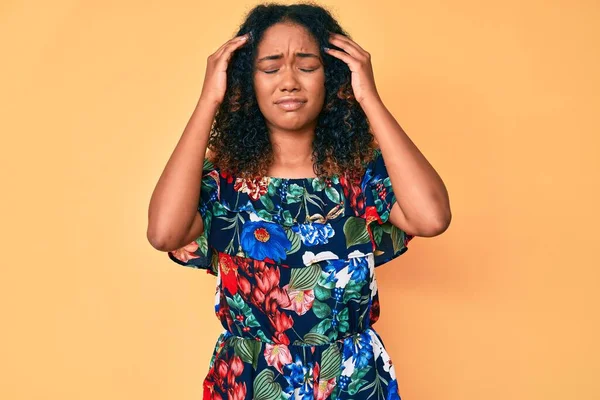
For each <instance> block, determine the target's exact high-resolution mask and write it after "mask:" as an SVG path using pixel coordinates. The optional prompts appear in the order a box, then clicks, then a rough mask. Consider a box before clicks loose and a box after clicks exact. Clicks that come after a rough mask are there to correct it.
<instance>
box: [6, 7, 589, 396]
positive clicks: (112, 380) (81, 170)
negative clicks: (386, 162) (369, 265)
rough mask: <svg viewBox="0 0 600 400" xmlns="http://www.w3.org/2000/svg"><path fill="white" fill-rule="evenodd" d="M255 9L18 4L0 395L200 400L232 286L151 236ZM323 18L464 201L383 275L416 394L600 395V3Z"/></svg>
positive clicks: (390, 324) (361, 11)
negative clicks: (177, 162) (184, 136)
mask: <svg viewBox="0 0 600 400" xmlns="http://www.w3.org/2000/svg"><path fill="white" fill-rule="evenodd" d="M255 4H256V3H255V2H251V1H232V0H229V1H217V2H202V1H198V0H195V1H184V0H171V1H169V2H167V1H165V0H163V1H148V0H144V1H141V0H128V1H126V0H119V1H116V0H105V1H102V2H99V1H67V0H56V1H52V2H50V1H44V2H42V1H37V2H34V1H16V0H13V1H7V0H4V1H3V2H2V4H1V5H0V43H1V49H2V63H1V65H2V67H1V70H2V74H0V85H1V87H2V90H1V93H2V100H1V101H2V103H1V104H0V106H1V109H2V118H0V124H1V126H0V129H1V131H2V143H3V145H2V146H1V148H2V162H3V164H4V165H3V168H2V169H1V174H2V182H3V196H2V203H3V204H2V208H1V209H2V213H3V217H2V222H3V224H2V225H3V229H2V244H3V247H4V256H3V258H4V262H3V265H2V272H3V278H2V280H1V282H2V287H1V291H0V293H1V294H0V296H1V298H0V301H1V304H2V329H1V333H0V335H1V343H2V344H1V359H2V366H1V367H0V368H1V369H2V370H0V398H2V399H61V400H71V399H86V400H93V399H103V400H104V399H112V400H117V399H118V400H121V399H144V400H154V399H156V400H158V399H181V400H184V399H200V398H201V397H202V380H203V378H204V376H205V373H206V372H207V368H208V362H209V359H210V355H211V352H212V350H213V346H214V343H215V341H216V339H217V336H218V333H219V332H221V329H222V328H221V326H220V324H219V322H218V320H217V319H216V317H215V315H214V308H213V300H214V284H215V278H214V277H211V276H209V275H206V273H205V272H204V271H199V270H194V269H189V268H185V267H181V266H178V265H177V264H175V263H173V262H172V261H170V260H169V259H168V257H167V255H166V253H162V252H159V251H157V250H154V249H153V248H152V247H151V246H150V244H149V243H148V241H147V239H146V227H147V211H148V202H149V199H150V195H151V193H152V190H153V189H154V185H155V184H156V181H157V179H158V177H159V175H160V173H161V171H162V169H163V167H164V165H165V163H166V161H167V159H168V157H169V156H170V154H171V152H172V150H173V148H174V146H175V144H176V143H177V140H178V138H179V136H180V135H181V132H183V128H184V127H185V124H186V123H187V121H188V118H189V117H190V115H191V112H192V111H193V108H194V106H195V104H196V101H197V99H198V96H199V94H200V91H201V88H202V82H203V77H204V69H205V65H206V58H207V57H208V55H209V54H211V53H212V52H214V51H215V50H216V49H217V48H218V47H219V46H220V45H221V44H222V43H223V42H225V41H226V40H228V39H229V38H230V37H232V36H233V35H234V33H235V32H236V30H237V27H238V25H239V24H240V23H241V22H242V18H243V16H244V14H245V12H246V11H247V10H249V9H250V8H251V7H252V6H253V5H255ZM321 4H324V5H326V6H328V7H329V8H330V9H331V11H332V12H333V13H334V16H335V17H337V18H339V21H340V23H341V24H342V26H344V27H345V28H346V29H347V30H348V31H349V32H350V34H351V35H352V37H353V39H354V40H355V41H356V42H357V43H358V44H360V45H361V46H362V47H363V48H365V49H366V50H367V51H369V52H370V53H371V54H372V60H373V65H374V71H375V78H376V83H377V86H378V89H379V92H380V94H381V96H382V98H383V100H384V103H385V104H386V105H387V107H388V108H389V109H390V110H391V111H392V113H393V114H394V116H395V117H396V119H397V120H398V122H399V123H400V124H401V125H402V127H403V128H404V129H405V130H406V132H407V133H408V135H409V136H410V137H411V138H412V140H413V141H414V142H415V143H416V144H417V146H418V147H419V148H420V149H421V151H422V152H423V153H424V154H425V155H426V157H427V158H428V159H429V161H430V162H431V163H432V164H433V166H434V167H435V168H436V170H437V171H438V172H439V173H440V175H441V176H442V178H443V179H444V181H445V183H446V185H447V187H448V189H449V192H450V200H451V205H452V212H453V221H452V224H451V226H450V228H449V229H448V230H447V231H446V232H445V233H444V234H443V235H441V236H438V237H435V238H419V237H417V238H415V239H414V240H413V241H412V242H411V243H410V246H409V247H410V249H409V251H408V252H407V253H406V254H405V255H403V256H402V257H400V258H399V259H397V260H396V261H394V262H392V263H391V264H388V265H386V266H383V267H381V268H378V269H377V270H376V272H377V278H378V283H379V289H380V300H381V307H382V308H381V318H380V320H379V321H378V322H377V324H376V326H375V327H376V329H377V331H378V332H379V333H380V334H381V336H382V339H383V340H384V342H385V345H386V347H387V348H388V351H389V353H390V355H391V357H392V360H393V362H394V365H395V368H396V372H397V375H398V381H399V386H400V392H401V396H402V398H403V400H441V399H443V400H481V399H486V400H496V399H497V400H500V399H502V400H504V399H540V400H541V399H544V400H554V399H557V400H558V399H567V398H568V399H581V400H584V399H585V400H587V399H598V398H600V383H599V381H600V378H599V376H600V352H599V346H598V337H599V336H600V335H599V334H600V332H599V329H598V327H599V323H598V314H599V311H598V309H599V305H600V292H599V290H598V286H599V283H600V279H599V278H600V274H599V272H598V270H599V267H600V262H599V261H600V260H599V256H598V249H597V247H596V246H597V241H598V237H599V235H598V229H599V226H600V219H599V217H598V212H597V208H596V207H597V205H598V203H599V192H600V191H599V187H598V186H599V182H600V179H599V176H598V175H599V174H598V171H600V168H599V165H598V164H599V162H598V157H599V151H598V150H599V146H600V140H599V139H598V137H599V134H600V129H599V128H600V123H599V122H598V118H599V110H600V107H599V106H600V101H599V93H600V91H599V90H600V79H599V73H598V71H600V62H599V61H600V56H599V52H600V51H599V49H600V44H599V42H600V25H599V24H598V21H600V5H599V3H597V2H595V1H578V2H571V1H567V0H556V1H549V0H544V1H541V0H539V1H526V2H523V1H517V0H507V1H502V2H489V1H483V2H482V1H468V0H453V1H445V2H439V1H430V0H425V1H418V2H415V1H400V2H398V1H373V0H371V1H355V2H349V1H348V0H340V1H325V2H322V3H321Z"/></svg>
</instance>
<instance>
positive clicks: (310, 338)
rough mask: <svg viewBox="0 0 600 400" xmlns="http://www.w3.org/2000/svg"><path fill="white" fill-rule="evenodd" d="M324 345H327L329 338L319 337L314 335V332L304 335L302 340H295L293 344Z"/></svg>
mask: <svg viewBox="0 0 600 400" xmlns="http://www.w3.org/2000/svg"><path fill="white" fill-rule="evenodd" d="M296 342H297V343H296ZM325 343H329V338H328V337H327V336H325V335H321V334H320V333H316V332H308V333H307V334H306V335H304V338H303V340H297V341H295V342H294V344H312V345H318V344H325Z"/></svg>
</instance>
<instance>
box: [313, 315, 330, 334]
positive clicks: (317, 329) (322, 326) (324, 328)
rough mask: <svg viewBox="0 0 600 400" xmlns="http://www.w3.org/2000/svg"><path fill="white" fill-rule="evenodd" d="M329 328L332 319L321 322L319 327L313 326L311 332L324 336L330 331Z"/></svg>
mask: <svg viewBox="0 0 600 400" xmlns="http://www.w3.org/2000/svg"><path fill="white" fill-rule="evenodd" d="M329 328H331V319H330V318H327V319H324V320H322V321H321V322H319V323H318V324H317V325H315V326H313V327H312V329H311V330H310V331H311V332H315V333H320V334H322V335H323V334H324V333H325V332H327V330H329Z"/></svg>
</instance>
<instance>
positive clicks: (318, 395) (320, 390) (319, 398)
mask: <svg viewBox="0 0 600 400" xmlns="http://www.w3.org/2000/svg"><path fill="white" fill-rule="evenodd" d="M320 370H321V368H320V366H319V363H318V362H317V361H315V365H314V367H313V393H314V400H325V399H328V398H329V395H330V394H331V392H333V389H335V386H336V379H335V377H333V378H330V379H323V380H321V378H320V376H319V371H320Z"/></svg>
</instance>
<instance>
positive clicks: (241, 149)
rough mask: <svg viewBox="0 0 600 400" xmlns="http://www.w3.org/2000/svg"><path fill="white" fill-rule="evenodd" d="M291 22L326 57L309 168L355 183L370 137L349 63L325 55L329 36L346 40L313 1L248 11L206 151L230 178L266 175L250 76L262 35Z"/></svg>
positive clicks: (266, 148)
mask: <svg viewBox="0 0 600 400" xmlns="http://www.w3.org/2000/svg"><path fill="white" fill-rule="evenodd" d="M279 22H292V23H296V24H298V25H301V26H303V27H305V28H306V29H307V30H308V32H309V33H310V34H311V35H312V36H313V37H314V38H315V39H316V41H317V43H318V44H319V49H320V52H321V56H322V58H323V59H324V70H325V102H324V106H323V109H322V111H321V113H320V114H319V116H318V121H317V126H316V128H315V138H314V140H313V149H312V159H313V170H314V172H315V175H317V176H319V177H328V176H332V175H342V174H343V175H345V176H347V177H348V178H352V179H358V178H359V177H360V176H361V174H362V173H364V169H365V166H366V164H367V163H368V162H369V161H370V160H372V158H373V148H374V147H375V143H374V136H373V134H372V132H371V131H370V126H369V122H368V119H367V117H366V115H365V113H364V112H363V110H362V108H361V106H360V104H359V103H358V102H357V101H356V99H355V97H354V95H353V90H352V85H351V71H350V69H349V68H348V65H347V64H346V63H345V62H344V61H342V60H340V59H338V58H337V57H334V56H331V55H329V54H327V53H325V52H324V51H323V47H325V46H327V47H330V48H335V49H338V50H341V49H339V48H338V47H336V46H335V45H332V44H331V43H330V42H329V35H330V32H334V33H339V34H342V35H345V36H347V37H350V36H349V35H348V34H347V33H346V32H345V31H344V30H343V29H342V28H341V27H340V25H339V24H338V23H337V21H336V20H335V19H334V18H333V17H332V16H331V14H330V12H329V11H327V10H326V9H324V8H323V7H321V6H319V5H315V4H314V3H312V2H306V3H297V4H291V5H281V4H277V3H264V4H261V5H258V6H256V7H254V8H253V9H252V10H250V11H249V12H248V14H247V16H246V18H245V20H244V22H243V23H242V24H241V26H240V28H239V31H238V33H237V34H236V36H237V35H243V34H246V33H248V32H250V34H251V38H250V39H249V41H248V43H246V45H244V46H242V47H241V48H238V49H237V50H236V51H235V52H234V53H233V55H232V57H231V60H230V62H229V67H228V69H227V82H228V84H227V89H226V92H225V97H224V100H223V102H222V103H221V104H220V106H219V108H218V110H217V113H216V116H215V121H214V124H213V126H212V128H211V133H210V139H209V144H208V148H209V150H210V152H211V153H212V154H211V157H210V158H211V159H212V161H213V163H214V164H215V165H216V166H218V167H219V168H220V169H221V170H222V171H226V172H228V173H230V174H231V175H234V176H240V177H245V178H256V177H261V176H266V175H267V171H268V167H269V165H270V163H271V162H272V160H273V149H272V146H271V141H270V139H269V132H268V129H267V125H266V123H265V119H264V116H263V114H262V113H261V111H260V109H259V107H258V103H257V100H256V96H255V92H254V85H253V79H252V74H253V70H254V60H255V57H256V52H257V48H258V43H259V42H260V40H261V38H262V35H263V34H264V32H265V30H267V29H268V28H269V27H270V26H271V25H274V24H276V23H279Z"/></svg>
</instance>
